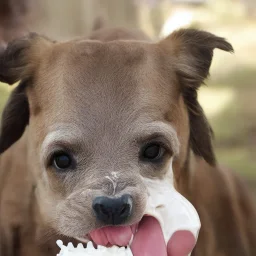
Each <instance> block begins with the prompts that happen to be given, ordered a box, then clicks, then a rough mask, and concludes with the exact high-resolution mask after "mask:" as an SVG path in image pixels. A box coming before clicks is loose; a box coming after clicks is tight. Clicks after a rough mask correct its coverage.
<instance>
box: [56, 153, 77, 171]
mask: <svg viewBox="0 0 256 256" xmlns="http://www.w3.org/2000/svg"><path fill="white" fill-rule="evenodd" d="M52 163H53V166H54V167H55V168H56V169H58V170H66V169H69V168H70V167H71V165H72V159H71V157H70V156H69V154H67V153H65V152H59V153H55V154H54V155H53V157H52Z"/></svg>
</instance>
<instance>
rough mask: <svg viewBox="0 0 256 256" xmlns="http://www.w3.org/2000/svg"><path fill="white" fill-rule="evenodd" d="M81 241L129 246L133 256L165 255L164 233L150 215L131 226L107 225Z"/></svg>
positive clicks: (95, 244)
mask: <svg viewBox="0 0 256 256" xmlns="http://www.w3.org/2000/svg"><path fill="white" fill-rule="evenodd" d="M78 240H80V241H82V242H86V241H88V240H90V241H92V242H93V244H94V246H95V247H97V246H98V245H103V246H106V247H111V246H113V245H117V246H119V247H123V246H124V247H126V246H130V247H131V250H132V253H133V255H134V256H140V255H161V256H164V255H167V253H166V251H167V250H166V244H165V241H164V235H163V232H162V229H161V227H160V224H159V222H158V221H157V220H156V219H155V218H154V217H151V216H144V217H143V218H142V220H141V221H140V222H139V223H138V224H134V225H131V226H108V227H104V228H101V229H97V230H94V231H92V232H90V234H89V235H88V236H86V237H85V238H78Z"/></svg>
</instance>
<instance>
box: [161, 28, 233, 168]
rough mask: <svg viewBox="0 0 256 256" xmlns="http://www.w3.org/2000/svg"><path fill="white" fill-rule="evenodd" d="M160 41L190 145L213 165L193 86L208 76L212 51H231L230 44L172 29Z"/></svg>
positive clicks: (207, 130) (205, 123)
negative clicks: (182, 103) (183, 105)
mask: <svg viewBox="0 0 256 256" xmlns="http://www.w3.org/2000/svg"><path fill="white" fill-rule="evenodd" d="M160 44H161V45H162V47H164V49H165V51H166V50H167V51H168V55H169V56H170V62H171V63H170V65H171V66H172V67H174V69H175V73H176V74H177V78H178V81H179V84H180V86H181V88H180V89H181V93H182V94H183V98H184V101H185V103H186V105H187V108H188V114H189V121H190V146H191V148H192V150H193V151H194V153H195V154H196V155H198V156H200V157H203V158H204V159H205V160H206V161H207V162H208V163H209V164H211V165H214V164H215V155H214V151H213V147H212V135H213V132H212V129H211V127H210V125H209V123H208V121H207V119H206V117H205V114H204V112H203V109H202V108H201V106H200V104H199V102H198V100H197V89H198V88H199V87H200V86H201V85H202V84H203V83H204V80H205V79H206V78H207V76H208V75H209V69H210V66H211V62H212V57H213V50H214V49H215V48H218V49H221V50H223V51H227V52H233V47H232V45H231V44H230V43H228V42H227V41H226V40H225V39H224V38H221V37H217V36H215V35H213V34H211V33H208V32H205V31H200V30H195V29H180V30H178V31H175V32H174V33H172V34H171V35H170V36H169V37H167V38H166V39H164V40H163V41H161V42H160Z"/></svg>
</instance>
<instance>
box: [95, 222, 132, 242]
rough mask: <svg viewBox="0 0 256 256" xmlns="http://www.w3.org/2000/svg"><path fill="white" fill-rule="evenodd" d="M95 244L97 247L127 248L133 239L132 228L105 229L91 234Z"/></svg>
mask: <svg viewBox="0 0 256 256" xmlns="http://www.w3.org/2000/svg"><path fill="white" fill-rule="evenodd" d="M90 236H91V238H92V240H93V241H94V243H96V244H97V245H104V246H106V245H109V244H110V245H118V246H126V245H128V244H129V242H130V240H131V238H132V229H131V227H128V226H126V227H105V228H101V229H97V230H95V231H92V232H91V233H90Z"/></svg>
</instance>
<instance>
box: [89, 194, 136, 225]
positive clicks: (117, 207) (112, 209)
mask: <svg viewBox="0 0 256 256" xmlns="http://www.w3.org/2000/svg"><path fill="white" fill-rule="evenodd" d="M92 207H93V210H94V212H95V214H96V217H97V219H98V220H100V221H102V222H103V223H104V224H109V225H119V224H122V223H124V222H125V221H126V220H127V219H128V218H129V217H130V215H131V211H132V197H131V196H130V195H123V196H122V197H119V198H109V197H103V196H102V197H96V198H95V199H94V201H93V204H92Z"/></svg>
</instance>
